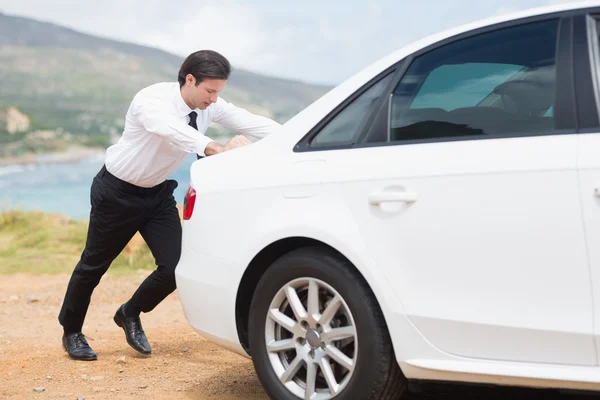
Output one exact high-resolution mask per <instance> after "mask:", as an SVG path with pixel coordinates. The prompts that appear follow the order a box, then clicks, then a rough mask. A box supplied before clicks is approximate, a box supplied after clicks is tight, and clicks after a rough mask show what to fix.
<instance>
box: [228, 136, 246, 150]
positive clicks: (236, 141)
mask: <svg viewBox="0 0 600 400" xmlns="http://www.w3.org/2000/svg"><path fill="white" fill-rule="evenodd" d="M247 144H250V141H249V140H248V139H246V137H245V136H242V135H237V136H235V137H234V138H233V139H231V140H230V141H229V142H227V143H226V144H225V150H224V151H227V150H231V149H235V148H237V147H242V146H245V145H247Z"/></svg>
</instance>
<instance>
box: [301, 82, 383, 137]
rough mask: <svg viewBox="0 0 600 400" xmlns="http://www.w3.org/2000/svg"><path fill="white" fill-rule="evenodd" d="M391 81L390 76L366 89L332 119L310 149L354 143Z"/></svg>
mask: <svg viewBox="0 0 600 400" xmlns="http://www.w3.org/2000/svg"><path fill="white" fill-rule="evenodd" d="M390 80H391V74H390V75H388V76H386V77H385V78H383V79H381V80H380V81H379V82H377V83H376V84H374V85H373V86H371V87H370V88H369V89H367V90H366V91H365V92H364V93H363V94H361V95H360V96H359V97H357V98H356V99H355V100H354V101H353V102H352V103H350V104H349V105H348V106H347V107H346V108H345V109H344V110H343V111H342V112H340V113H339V114H338V115H337V116H335V118H333V119H332V120H331V121H330V122H329V123H328V124H327V125H326V126H325V127H324V128H323V129H322V130H321V131H320V132H319V133H318V134H317V136H315V137H314V138H313V140H312V141H311V144H310V145H311V147H319V146H331V145H349V144H352V143H355V142H356V140H357V139H358V136H359V135H360V132H361V127H362V125H363V123H364V121H365V119H366V118H367V117H368V116H369V115H370V114H371V112H372V111H373V108H374V106H375V105H376V103H377V100H379V99H380V97H381V95H382V93H383V91H384V90H385V88H386V86H387V85H388V84H389V82H390Z"/></svg>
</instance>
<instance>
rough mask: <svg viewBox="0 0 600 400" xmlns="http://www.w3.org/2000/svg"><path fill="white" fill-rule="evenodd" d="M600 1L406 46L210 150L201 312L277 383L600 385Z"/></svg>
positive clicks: (182, 266) (387, 387)
mask: <svg viewBox="0 0 600 400" xmlns="http://www.w3.org/2000/svg"><path fill="white" fill-rule="evenodd" d="M598 16H600V1H594V2H588V3H584V4H574V3H568V4H563V5H554V6H549V7H547V8H543V9H536V10H531V11H527V12H521V13H518V14H513V15H510V16H503V17H496V18H493V19H490V20H486V21H482V22H478V23H474V24H470V25H467V26H464V27H460V28H457V29H453V30H450V31H448V32H444V33H441V34H439V35H436V36H433V37H430V38H427V39H424V40H422V41H419V42H417V43H414V44H412V45H410V46H407V47H405V48H403V49H401V50H399V51H397V52H395V53H393V54H392V55H390V56H388V57H386V58H384V59H382V60H380V61H378V62H377V63H375V64H374V65H372V66H370V67H368V68H366V69H365V70H363V71H362V72H360V73H358V74H357V75H355V76H353V77H352V78H351V79H349V80H347V81H346V82H344V83H342V84H341V85H339V86H338V87H336V88H334V89H333V90H331V91H330V92H329V93H327V94H326V95H324V96H323V97H322V98H320V99H319V100H317V101H316V102H314V103H313V104H312V105H310V106H308V107H307V108H306V109H305V110H303V111H302V112H300V113H299V114H298V115H296V116H295V117H294V118H292V119H291V120H290V121H288V122H287V123H286V124H285V125H284V126H283V128H282V130H281V132H280V133H278V134H274V135H271V136H269V137H267V138H265V139H263V140H260V141H258V142H256V143H253V144H251V145H249V146H246V147H243V148H240V149H236V150H234V151H230V152H226V153H222V154H219V155H217V156H213V157H208V158H205V159H202V160H200V161H198V162H195V163H194V164H193V165H192V167H191V187H190V188H189V191H188V194H187V196H186V201H185V203H186V204H185V211H184V214H185V215H184V219H185V220H184V223H183V248H182V255H181V260H180V262H179V265H178V266H177V269H176V279H177V287H178V291H179V297H180V300H181V302H182V305H183V309H184V312H185V315H186V318H187V320H188V322H189V323H190V325H191V326H192V327H193V328H194V329H195V330H196V331H198V332H199V333H200V334H201V335H203V336H204V337H206V338H208V339H210V340H212V341H214V342H216V343H218V344H220V345H222V346H224V347H226V348H228V349H230V350H232V351H234V352H237V353H239V354H241V355H244V356H247V357H251V358H252V360H253V362H254V365H255V368H256V372H257V375H258V377H259V379H260V381H261V383H262V384H263V386H264V388H265V390H266V391H267V393H268V394H269V396H270V397H272V398H274V399H278V400H287V399H313V400H317V399H330V398H334V397H335V398H336V399H340V400H341V399H353V400H354V399H392V398H401V396H402V394H403V393H407V392H408V391H407V390H406V388H407V387H408V383H409V382H411V381H432V380H433V381H443V382H448V381H452V382H474V383H485V384H500V385H510V386H515V385H516V386H527V387H540V388H542V387H546V388H561V389H577V390H592V391H595V390H600V366H599V356H600V122H599V114H600V112H599V109H600V85H599V78H600V75H599V74H600V72H599V71H600V56H599V53H600V51H599V50H600V48H599V41H598V34H599V31H600V29H599V27H598V19H597V18H598Z"/></svg>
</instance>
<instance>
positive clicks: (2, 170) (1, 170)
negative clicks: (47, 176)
mask: <svg viewBox="0 0 600 400" xmlns="http://www.w3.org/2000/svg"><path fill="white" fill-rule="evenodd" d="M27 170H28V168H27V166H22V165H7V166H5V167H0V176H3V175H10V174H17V173H19V172H25V171H27Z"/></svg>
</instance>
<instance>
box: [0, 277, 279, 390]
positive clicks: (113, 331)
mask: <svg viewBox="0 0 600 400" xmlns="http://www.w3.org/2000/svg"><path fill="white" fill-rule="evenodd" d="M147 273H148V272H147V271H144V272H143V273H142V274H141V275H140V276H137V277H134V278H118V279H117V278H111V277H110V276H105V277H104V278H103V280H102V282H101V283H100V285H99V286H98V288H97V290H96V291H95V292H94V296H93V297H92V302H91V305H90V309H89V312H88V316H87V318H86V324H85V326H84V329H83V332H84V334H86V335H87V336H89V337H91V338H93V339H94V340H93V341H92V340H89V343H90V345H91V346H92V348H93V349H94V350H95V351H96V352H97V353H98V361H94V362H75V361H71V360H69V359H68V357H67V355H66V353H65V352H64V351H63V350H62V348H61V341H60V339H61V334H62V329H61V326H60V325H59V324H58V321H57V315H58V312H59V309H60V306H61V302H62V296H63V294H64V290H65V287H66V283H67V282H68V278H69V277H68V276H66V275H58V276H51V275H47V276H32V275H16V276H0V399H77V398H78V397H83V398H85V399H86V400H91V399H108V398H110V399H132V398H137V399H198V400H200V399H212V400H214V399H219V400H225V399H252V400H254V399H256V400H258V399H268V397H267V396H266V395H265V393H264V391H263V389H262V388H261V386H260V384H259V382H258V379H257V378H256V375H255V373H254V369H253V367H252V364H251V362H250V361H249V360H247V359H245V358H243V357H239V356H237V355H235V354H233V353H231V352H228V351H226V350H223V349H221V348H220V347H218V346H215V345H213V344H211V343H209V342H207V341H206V340H204V339H203V338H201V337H200V336H198V335H197V334H196V333H195V332H194V331H193V330H192V329H191V328H190V327H189V325H188V324H187V322H186V320H185V317H184V315H183V311H182V309H181V306H180V304H179V301H178V299H177V296H176V293H175V294H173V295H171V296H169V297H168V298H167V299H166V300H165V301H164V302H163V303H161V304H160V305H159V306H158V307H157V308H156V309H155V310H154V311H153V312H151V313H149V314H143V315H142V323H143V324H144V329H145V331H146V334H147V335H148V339H149V341H150V344H151V345H152V348H153V354H152V356H151V357H149V358H143V357H142V356H140V355H138V354H137V353H136V352H135V351H134V350H132V349H131V348H130V347H129V346H128V345H127V343H126V342H125V338H124V334H123V331H122V330H120V328H118V327H117V326H116V325H115V324H114V322H113V321H112V316H113V315H114V312H115V310H116V309H117V307H118V306H119V305H120V304H121V303H122V302H124V301H126V300H127V299H128V297H129V296H130V295H131V294H132V293H133V291H134V290H135V288H136V287H137V285H138V284H139V282H141V281H142V279H143V277H144V276H145V275H146V274H147ZM122 357H124V360H123V358H122ZM119 359H120V360H119ZM42 388H43V391H42ZM35 389H37V390H38V391H35Z"/></svg>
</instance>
